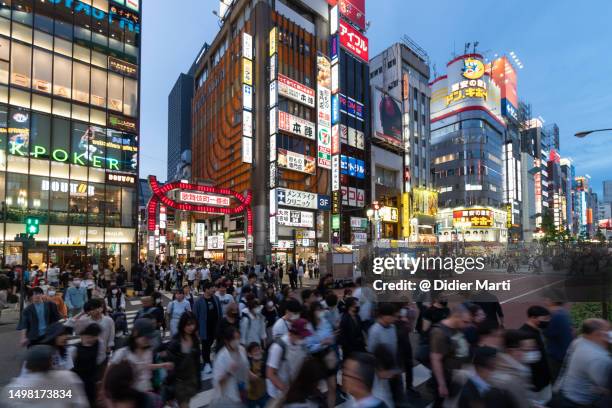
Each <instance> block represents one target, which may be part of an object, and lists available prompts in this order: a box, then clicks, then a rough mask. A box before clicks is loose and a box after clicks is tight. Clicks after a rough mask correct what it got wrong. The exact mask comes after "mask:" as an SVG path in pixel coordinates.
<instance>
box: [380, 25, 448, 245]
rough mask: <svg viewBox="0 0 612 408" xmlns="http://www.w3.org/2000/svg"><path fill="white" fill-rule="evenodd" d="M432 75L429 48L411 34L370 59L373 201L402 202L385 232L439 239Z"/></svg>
mask: <svg viewBox="0 0 612 408" xmlns="http://www.w3.org/2000/svg"><path fill="white" fill-rule="evenodd" d="M429 78H430V74H429V57H428V55H427V53H426V52H425V51H424V50H423V49H422V48H421V47H420V46H418V45H417V44H416V43H415V42H414V41H412V40H411V39H410V38H409V37H407V36H405V37H404V38H403V39H402V42H400V43H395V44H393V45H392V46H391V47H389V48H387V49H386V50H384V51H383V52H382V53H380V54H379V55H377V56H375V57H374V58H372V59H371V60H370V85H371V102H372V103H371V107H372V108H371V116H372V157H371V163H370V166H371V171H372V201H376V202H378V203H381V205H389V206H391V207H397V208H399V222H395V223H386V224H384V228H383V231H382V238H391V239H410V240H411V241H417V242H423V241H429V242H431V241H433V242H435V235H434V226H435V213H436V208H437V193H436V192H435V191H433V190H431V189H430V188H431V177H430V173H431V172H430V157H429V151H430V149H429V148H430V123H429V120H430V117H429V104H430V99H431V91H430V88H429ZM434 202H435V203H434ZM421 203H422V205H421ZM417 207H418V208H417ZM421 207H422V208H421Z"/></svg>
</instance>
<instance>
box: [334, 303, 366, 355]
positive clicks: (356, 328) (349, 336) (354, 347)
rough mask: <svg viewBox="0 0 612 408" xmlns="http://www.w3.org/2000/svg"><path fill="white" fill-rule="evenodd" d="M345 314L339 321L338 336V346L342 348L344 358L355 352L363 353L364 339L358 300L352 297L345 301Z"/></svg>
mask: <svg viewBox="0 0 612 408" xmlns="http://www.w3.org/2000/svg"><path fill="white" fill-rule="evenodd" d="M345 307H346V312H345V313H344V314H343V315H342V319H341V320H340V336H339V337H338V344H340V345H341V346H342V354H343V355H345V356H349V355H351V353H355V352H365V338H364V335H363V330H362V323H361V318H360V317H359V300H357V299H356V298H354V297H350V298H347V299H346V300H345Z"/></svg>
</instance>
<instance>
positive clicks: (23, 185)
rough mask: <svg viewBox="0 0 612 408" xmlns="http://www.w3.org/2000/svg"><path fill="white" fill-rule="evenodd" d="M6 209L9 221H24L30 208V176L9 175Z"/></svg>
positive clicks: (7, 178)
mask: <svg viewBox="0 0 612 408" xmlns="http://www.w3.org/2000/svg"><path fill="white" fill-rule="evenodd" d="M6 208H7V216H8V220H9V221H22V220H23V219H24V216H25V214H26V211H27V208H28V175H27V174H18V173H7V175H6Z"/></svg>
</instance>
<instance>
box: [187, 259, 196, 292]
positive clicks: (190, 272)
mask: <svg viewBox="0 0 612 408" xmlns="http://www.w3.org/2000/svg"><path fill="white" fill-rule="evenodd" d="M196 273H197V270H196V268H195V267H194V266H193V265H192V266H190V267H189V269H187V284H188V285H189V287H190V288H192V289H193V282H195V279H196Z"/></svg>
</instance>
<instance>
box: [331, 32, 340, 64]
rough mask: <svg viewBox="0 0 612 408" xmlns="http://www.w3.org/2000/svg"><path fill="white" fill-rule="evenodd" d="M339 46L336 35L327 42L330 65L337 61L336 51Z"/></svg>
mask: <svg viewBox="0 0 612 408" xmlns="http://www.w3.org/2000/svg"><path fill="white" fill-rule="evenodd" d="M339 49H340V46H339V45H338V35H337V34H335V35H332V36H331V41H330V42H329V55H330V57H331V61H332V63H334V62H336V61H338V50H339Z"/></svg>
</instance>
